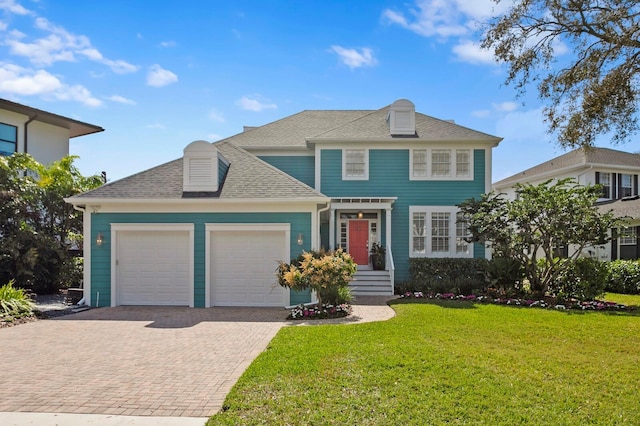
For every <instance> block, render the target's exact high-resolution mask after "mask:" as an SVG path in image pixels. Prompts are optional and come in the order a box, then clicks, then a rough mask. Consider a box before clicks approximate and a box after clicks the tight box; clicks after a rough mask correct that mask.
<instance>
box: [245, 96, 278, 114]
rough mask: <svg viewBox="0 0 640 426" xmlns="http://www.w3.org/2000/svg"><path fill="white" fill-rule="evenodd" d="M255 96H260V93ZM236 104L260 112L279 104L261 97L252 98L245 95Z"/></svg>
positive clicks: (276, 106)
mask: <svg viewBox="0 0 640 426" xmlns="http://www.w3.org/2000/svg"><path fill="white" fill-rule="evenodd" d="M253 97H254V98H260V95H255V96H253ZM236 105H238V106H239V107H240V108H242V109H245V110H247V111H255V112H260V111H263V110H265V109H276V108H278V105H276V104H273V103H268V101H266V102H263V101H261V100H259V99H251V98H249V97H248V96H243V97H242V98H240V99H238V100H237V101H236Z"/></svg>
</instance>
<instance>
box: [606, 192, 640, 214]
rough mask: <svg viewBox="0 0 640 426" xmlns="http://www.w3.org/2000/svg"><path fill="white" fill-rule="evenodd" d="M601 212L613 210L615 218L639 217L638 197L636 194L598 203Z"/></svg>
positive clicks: (639, 199)
mask: <svg viewBox="0 0 640 426" xmlns="http://www.w3.org/2000/svg"><path fill="white" fill-rule="evenodd" d="M598 210H599V211H600V212H601V213H607V212H609V211H612V212H613V215H614V216H615V217H617V218H629V219H640V197H638V196H637V195H635V196H632V197H625V198H621V199H619V200H615V201H605V202H602V203H599V204H598Z"/></svg>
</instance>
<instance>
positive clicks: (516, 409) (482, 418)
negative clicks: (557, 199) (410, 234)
mask: <svg viewBox="0 0 640 426" xmlns="http://www.w3.org/2000/svg"><path fill="white" fill-rule="evenodd" d="M615 296H617V295H613V296H612V295H609V297H608V299H609V300H614V301H619V300H617V299H616V298H615ZM612 297H613V298H612ZM634 300H636V303H634V304H640V298H639V297H637V296H636V299H634ZM392 306H393V308H394V309H395V310H396V312H397V316H396V317H395V318H394V319H392V320H390V321H386V322H378V323H367V324H358V325H324V326H310V327H305V326H303V327H286V328H284V329H282V330H281V331H280V333H279V334H278V335H277V336H276V337H275V338H274V340H273V341H272V342H271V344H270V345H269V347H268V349H267V350H266V351H265V352H264V353H262V354H261V355H260V356H259V357H258V358H257V359H256V361H255V362H254V363H253V364H252V365H251V366H250V367H249V369H248V370H247V371H246V372H245V374H244V375H243V376H242V377H241V378H240V380H239V381H238V383H237V384H236V385H235V386H234V388H233V390H232V391H231V393H230V394H229V396H228V397H227V399H226V401H225V411H224V412H222V413H220V414H217V415H215V416H213V417H212V418H211V419H210V420H209V422H208V423H207V424H208V425H217V424H270V425H271V424H287V425H289V424H318V425H319V424H349V425H353V424H358V425H379V424H394V425H395V424H402V423H406V424H443V423H449V424H490V425H499V424H504V425H513V424H549V425H551V424H552V425H576V424H640V404H639V403H638V392H640V313H639V312H638V311H634V312H614V313H607V312H593V311H590V312H574V311H566V312H564V311H563V312H559V311H552V310H544V309H537V308H515V307H508V306H495V305H482V304H473V303H470V302H457V301H437V302H436V301H422V300H421V301H416V300H412V301H397V302H396V303H395V304H393V305H392Z"/></svg>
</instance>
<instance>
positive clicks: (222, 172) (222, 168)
mask: <svg viewBox="0 0 640 426" xmlns="http://www.w3.org/2000/svg"><path fill="white" fill-rule="evenodd" d="M228 170H229V165H228V164H227V163H225V162H224V161H222V160H221V159H218V183H222V181H223V180H224V178H225V176H226V175H227V171H228Z"/></svg>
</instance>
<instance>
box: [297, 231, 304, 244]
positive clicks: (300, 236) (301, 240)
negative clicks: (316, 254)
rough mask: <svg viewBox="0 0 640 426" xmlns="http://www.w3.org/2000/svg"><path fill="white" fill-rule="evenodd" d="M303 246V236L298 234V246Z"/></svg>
mask: <svg viewBox="0 0 640 426" xmlns="http://www.w3.org/2000/svg"><path fill="white" fill-rule="evenodd" d="M302 244H304V238H303V237H302V234H298V245H299V246H301V245H302Z"/></svg>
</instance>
